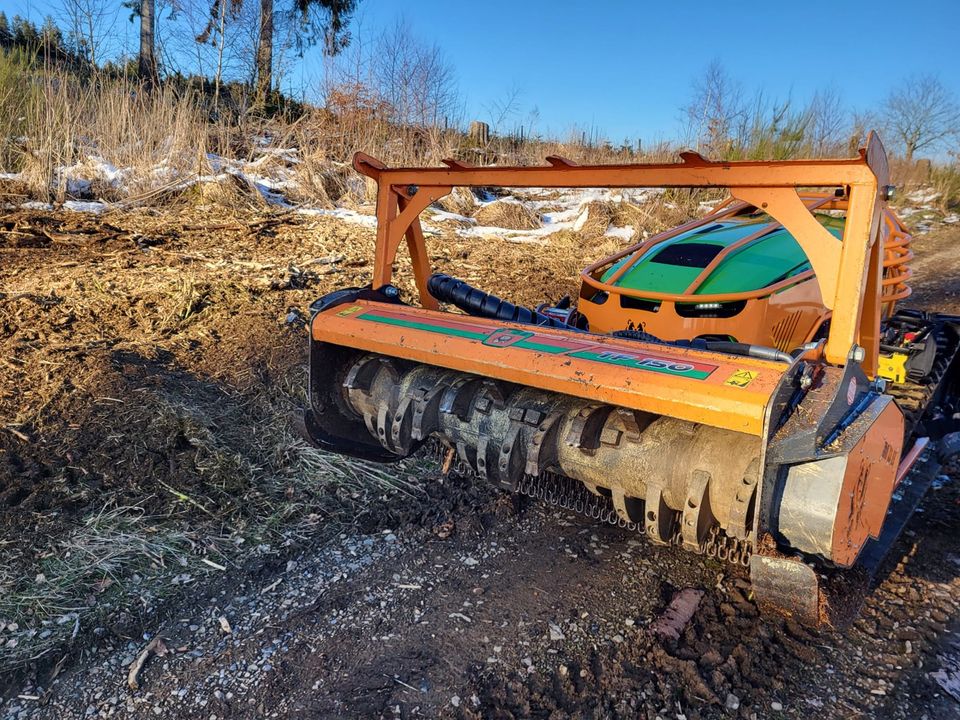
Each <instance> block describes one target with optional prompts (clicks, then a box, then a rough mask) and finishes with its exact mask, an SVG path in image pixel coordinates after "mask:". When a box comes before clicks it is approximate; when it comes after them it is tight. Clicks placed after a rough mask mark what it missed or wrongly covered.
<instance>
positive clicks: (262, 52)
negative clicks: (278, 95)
mask: <svg viewBox="0 0 960 720" xmlns="http://www.w3.org/2000/svg"><path fill="white" fill-rule="evenodd" d="M272 89H273V0H260V40H259V43H258V47H257V93H256V102H257V104H258V105H263V104H265V103H266V101H267V98H268V97H269V96H270V91H271V90H272Z"/></svg>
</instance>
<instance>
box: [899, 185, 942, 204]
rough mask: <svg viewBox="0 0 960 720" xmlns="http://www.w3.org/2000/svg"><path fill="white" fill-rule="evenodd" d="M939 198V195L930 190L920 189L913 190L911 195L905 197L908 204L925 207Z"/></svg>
mask: <svg viewBox="0 0 960 720" xmlns="http://www.w3.org/2000/svg"><path fill="white" fill-rule="evenodd" d="M939 197H940V193H938V192H936V191H935V190H931V189H930V188H920V189H919V190H914V191H913V192H912V193H910V194H908V195H907V196H906V198H907V200H909V201H910V202H915V203H921V204H924V205H926V204H927V203H931V202H933V201H934V200H936V199H937V198H939Z"/></svg>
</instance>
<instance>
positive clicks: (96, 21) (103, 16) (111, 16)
mask: <svg viewBox="0 0 960 720" xmlns="http://www.w3.org/2000/svg"><path fill="white" fill-rule="evenodd" d="M60 5H61V7H60V19H61V22H63V24H64V25H65V26H66V28H67V32H68V33H69V37H70V39H71V40H72V41H73V44H74V45H75V51H76V52H77V54H78V55H80V56H81V57H83V58H84V59H85V60H86V61H87V62H88V63H90V65H92V66H96V64H97V63H98V62H100V61H102V59H103V53H101V49H102V45H103V44H104V42H105V39H106V37H107V36H108V35H109V34H110V33H111V31H112V30H113V26H114V24H115V21H116V17H117V12H116V9H115V8H114V7H113V5H112V3H110V2H109V0H61V1H60Z"/></svg>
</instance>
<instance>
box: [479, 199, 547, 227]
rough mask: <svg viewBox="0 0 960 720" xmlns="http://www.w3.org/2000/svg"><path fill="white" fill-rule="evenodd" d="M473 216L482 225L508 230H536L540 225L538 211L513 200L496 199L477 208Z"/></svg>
mask: <svg viewBox="0 0 960 720" xmlns="http://www.w3.org/2000/svg"><path fill="white" fill-rule="evenodd" d="M473 217H474V219H475V220H476V221H477V223H478V224H480V225H485V226H488V227H499V228H505V229H507V230H535V229H536V228H538V227H540V217H539V216H538V215H537V213H535V212H534V211H533V210H531V209H530V208H528V207H527V206H526V205H524V204H522V203H519V202H516V201H511V200H495V201H494V202H492V203H489V204H487V205H484V206H483V207H481V208H480V209H479V210H477V212H476V213H475V214H474V216H473Z"/></svg>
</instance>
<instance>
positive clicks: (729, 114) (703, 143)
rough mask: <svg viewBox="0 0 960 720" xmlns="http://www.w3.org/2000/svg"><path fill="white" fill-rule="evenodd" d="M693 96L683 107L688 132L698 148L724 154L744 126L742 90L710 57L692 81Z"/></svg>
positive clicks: (744, 112)
mask: <svg viewBox="0 0 960 720" xmlns="http://www.w3.org/2000/svg"><path fill="white" fill-rule="evenodd" d="M692 89H693V97H692V98H691V99H690V102H689V104H688V105H687V106H686V107H685V108H683V112H684V114H685V115H686V119H687V127H688V135H689V137H690V140H691V141H692V142H693V143H695V145H696V147H697V149H698V150H700V149H703V150H706V151H707V152H709V153H711V154H712V155H717V156H719V157H725V156H728V155H729V154H730V151H731V149H732V148H733V146H735V145H736V144H737V136H738V135H741V134H742V132H743V131H744V130H746V127H747V123H746V121H747V117H748V112H747V109H746V105H745V103H744V99H743V90H742V88H741V86H740V84H739V83H738V82H736V81H735V80H733V79H732V78H731V77H730V75H729V74H728V73H727V71H726V69H725V68H724V67H723V64H722V63H721V62H720V61H719V60H713V61H712V62H711V63H710V64H709V65H708V66H707V68H706V69H705V70H704V72H703V75H701V76H700V77H699V78H698V79H697V80H695V81H694V83H693V88H692Z"/></svg>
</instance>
